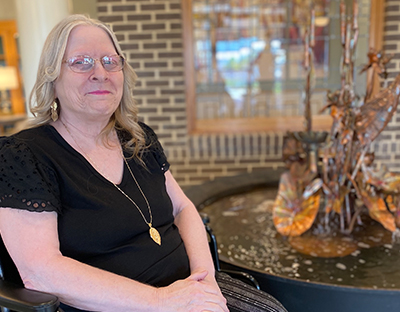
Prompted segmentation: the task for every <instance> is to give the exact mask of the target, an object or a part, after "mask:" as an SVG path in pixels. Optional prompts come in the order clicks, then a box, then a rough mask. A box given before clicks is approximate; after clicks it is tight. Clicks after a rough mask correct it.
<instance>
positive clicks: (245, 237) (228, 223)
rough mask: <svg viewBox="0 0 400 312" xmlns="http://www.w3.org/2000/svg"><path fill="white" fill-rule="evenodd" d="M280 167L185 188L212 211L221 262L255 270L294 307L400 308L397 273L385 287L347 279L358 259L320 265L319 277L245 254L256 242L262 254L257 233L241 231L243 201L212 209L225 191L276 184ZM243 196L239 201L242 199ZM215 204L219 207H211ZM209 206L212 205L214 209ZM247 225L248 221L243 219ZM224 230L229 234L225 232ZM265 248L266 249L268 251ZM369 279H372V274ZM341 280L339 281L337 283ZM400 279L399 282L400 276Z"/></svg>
mask: <svg viewBox="0 0 400 312" xmlns="http://www.w3.org/2000/svg"><path fill="white" fill-rule="evenodd" d="M281 173H282V171H269V170H259V171H257V172H254V173H250V174H243V175H239V176H235V177H224V178H218V179H216V180H214V181H210V182H206V183H204V184H202V185H200V186H194V187H190V188H187V189H186V190H185V193H186V194H187V195H188V197H189V198H190V199H191V200H192V201H193V202H194V204H195V205H196V207H197V208H198V209H199V210H201V211H205V212H207V213H208V214H209V216H210V225H211V227H212V228H213V230H214V232H215V234H216V237H217V240H218V244H219V245H220V249H221V253H220V259H221V262H222V263H221V265H222V267H223V268H227V269H237V270H241V271H246V272H248V273H250V274H252V275H253V276H254V277H256V278H257V280H258V281H259V283H260V285H261V288H262V289H263V290H265V291H267V292H268V293H270V294H272V295H273V296H275V297H276V298H277V299H278V300H280V301H281V302H282V303H283V304H284V305H285V307H286V308H287V309H288V311H289V312H339V311H340V312H347V311H348V312H350V311H351V312H357V311H360V312H361V311H363V312H372V311H374V312H375V311H385V312H391V311H400V290H399V289H398V288H397V285H396V283H395V282H396V279H395V280H394V281H390V282H389V283H388V285H387V287H383V288H381V285H379V286H375V285H373V284H369V285H365V286H362V285H357V286H348V285H345V283H346V282H347V280H346V276H347V275H348V276H349V278H348V280H350V281H351V278H350V276H351V275H352V271H351V270H352V269H353V267H352V266H353V264H351V265H350V264H349V262H347V263H346V262H344V263H345V264H342V263H341V262H342V261H341V260H340V261H337V262H339V263H340V264H341V266H339V265H337V264H336V266H337V268H335V270H336V271H334V270H333V271H331V272H327V271H325V270H326V269H325V267H326V266H322V268H321V269H320V270H321V272H318V274H319V275H318V276H320V277H315V279H314V275H315V274H314V273H315V272H314V273H313V274H310V276H308V277H307V276H303V274H304V273H303V272H300V271H296V270H295V271H293V272H290V270H289V275H290V274H293V276H292V277H291V276H288V274H286V273H285V274H280V273H279V270H274V268H269V269H270V270H266V265H265V264H264V263H262V260H260V259H257V260H259V261H258V262H259V263H257V262H256V261H254V259H251V260H248V257H247V256H246V255H247V254H248V251H249V250H250V249H251V248H253V252H252V253H253V255H254V254H256V255H257V257H259V258H260V253H258V254H257V252H258V251H259V250H258V249H259V246H258V245H257V244H255V243H254V240H255V239H256V238H254V237H251V234H249V233H247V234H246V233H244V234H243V233H242V230H244V226H243V227H240V222H239V223H238V220H237V219H238V218H239V219H240V221H241V222H243V218H242V216H240V215H239V212H238V211H239V208H238V207H239V205H237V203H236V204H235V205H236V206H235V207H232V209H230V210H227V211H225V213H226V215H224V216H222V217H221V216H214V215H213V212H214V211H216V210H217V208H216V207H215V205H217V206H218V201H219V200H220V199H222V198H224V197H229V196H234V197H235V196H236V195H237V194H243V193H246V192H248V193H250V192H252V190H254V189H257V188H260V187H262V188H267V189H268V188H271V189H277V187H278V182H279V177H280V175H281ZM237 199H238V198H237ZM238 200H239V201H240V199H238ZM213 205H214V207H211V206H213ZM209 207H211V208H212V209H213V210H210V209H209ZM207 209H208V211H207ZM235 214H237V217H235ZM235 218H236V219H235ZM247 221H248V220H247ZM247 221H246V222H247ZM243 225H246V224H244V223H243ZM229 227H231V228H233V229H235V230H236V235H233V238H232V235H231V236H229V235H228V234H226V233H227V232H228V230H229ZM268 230H270V229H268ZM254 233H256V234H257V231H256V230H255V231H254ZM241 234H242V235H241ZM224 235H225V236H226V237H224ZM260 239H262V237H260ZM232 240H233V241H232ZM247 243H249V244H250V245H251V246H250V245H247V246H246V245H245V244H247ZM228 245H231V246H233V247H232V248H231V249H230V250H229V248H230V247H231V246H228ZM252 246H253V247H252ZM237 247H239V248H237ZM272 247H274V246H272ZM272 247H271V246H269V248H270V249H265V250H266V251H270V252H269V253H270V254H275V253H277V251H278V250H281V249H284V248H286V247H282V246H281V245H278V246H275V249H273V248H272ZM240 248H242V249H243V250H244V252H243V253H242V254H241V253H240V252H237V250H238V249H240ZM271 248H272V249H271ZM227 251H228V254H227ZM231 251H232V254H231V255H230V254H229V252H231ZM250 251H251V250H250ZM371 251H373V249H366V250H365V252H367V253H368V252H369V253H371ZM235 252H236V253H235ZM287 252H288V253H287V254H288V256H287V258H289V257H292V253H293V252H292V251H290V250H289V249H288V251H287ZM250 253H251V252H250ZM264 254H265V255H267V253H266V252H265V253H264ZM287 254H286V255H287ZM243 255H244V256H243ZM261 256H262V255H261ZM285 257H286V256H285ZM339 259H340V258H339ZM399 259H400V257H399ZM316 260H317V259H315V260H314V258H310V257H308V258H307V257H303V258H302V260H301V261H300V262H301V263H300V262H299V264H302V266H305V265H303V263H306V264H307V265H310V263H312V262H316ZM349 261H353V262H354V261H359V259H358V258H357V257H354V259H353V257H352V256H350V259H349ZM357 263H358V262H357ZM397 263H398V262H397ZM366 264H367V265H366V266H368V263H366ZM395 264H396V262H393V263H392V264H391V265H390V266H391V267H390V269H392V267H395ZM346 266H347V270H343V267H346ZM359 266H362V265H359ZM311 267H312V266H310V268H311ZM282 268H283V269H284V268H285V265H282ZM282 268H281V269H282ZM363 270H364V268H363ZM277 271H278V273H277ZM284 271H285V270H282V272H284ZM286 271H287V270H286ZM286 271H285V272H286ZM399 271H400V270H399ZM299 272H300V273H301V274H300V275H299V274H298V273H299ZM365 272H367V271H363V273H362V274H364V275H368V274H365ZM326 277H331V278H332V280H331V281H330V282H329V283H327V282H321V281H320V280H324V278H326ZM366 280H367V282H369V281H368V278H367V279H366ZM336 281H337V284H336V283H335V282H336ZM398 283H399V285H400V280H399V281H398Z"/></svg>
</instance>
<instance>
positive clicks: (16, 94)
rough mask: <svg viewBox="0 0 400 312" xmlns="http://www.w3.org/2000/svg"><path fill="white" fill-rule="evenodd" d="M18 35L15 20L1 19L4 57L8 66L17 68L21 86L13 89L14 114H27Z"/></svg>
mask: <svg viewBox="0 0 400 312" xmlns="http://www.w3.org/2000/svg"><path fill="white" fill-rule="evenodd" d="M17 35H18V31H17V23H16V22H15V21H14V20H4V21H0V36H1V37H2V39H3V49H4V59H5V62H6V64H7V65H8V66H14V67H16V68H17V75H18V82H19V86H18V89H16V90H11V103H12V112H13V114H25V99H24V98H23V96H22V78H21V73H20V70H19V54H18V50H17V43H16V39H15V38H16V36H17Z"/></svg>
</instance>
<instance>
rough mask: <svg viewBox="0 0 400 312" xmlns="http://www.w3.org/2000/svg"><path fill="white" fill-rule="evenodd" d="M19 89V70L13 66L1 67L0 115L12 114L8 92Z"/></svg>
mask: <svg viewBox="0 0 400 312" xmlns="http://www.w3.org/2000/svg"><path fill="white" fill-rule="evenodd" d="M17 88H18V75H17V69H16V68H15V67H13V66H0V113H2V114H10V113H11V112H12V110H11V101H10V97H9V95H8V92H7V91H8V90H13V89H17Z"/></svg>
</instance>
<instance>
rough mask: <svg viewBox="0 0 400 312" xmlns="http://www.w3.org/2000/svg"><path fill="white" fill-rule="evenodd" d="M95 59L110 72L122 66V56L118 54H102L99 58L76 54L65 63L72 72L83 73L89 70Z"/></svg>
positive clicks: (118, 69)
mask: <svg viewBox="0 0 400 312" xmlns="http://www.w3.org/2000/svg"><path fill="white" fill-rule="evenodd" d="M96 61H100V63H101V64H102V65H103V67H104V69H105V70H107V71H110V72H116V71H120V70H121V69H122V68H123V67H124V58H123V57H122V56H120V55H112V56H103V57H102V58H101V59H100V60H98V59H93V58H92V57H90V56H87V55H78V56H75V57H72V58H70V59H69V60H68V61H67V63H68V65H69V67H70V68H71V69H72V70H73V71H74V72H77V73H84V72H88V71H90V70H91V69H92V68H93V67H94V64H95V63H96Z"/></svg>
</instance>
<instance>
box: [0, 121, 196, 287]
mask: <svg viewBox="0 0 400 312" xmlns="http://www.w3.org/2000/svg"><path fill="white" fill-rule="evenodd" d="M141 126H142V128H143V130H144V132H145V134H146V141H147V143H148V144H150V147H149V148H148V149H147V150H146V151H145V152H144V154H143V160H144V162H145V164H146V168H144V167H143V166H141V165H140V164H138V163H137V162H136V161H135V160H133V159H131V160H128V163H129V166H130V167H131V169H132V171H133V174H134V175H135V177H136V179H137V181H138V183H139V185H140V187H141V188H142V190H143V192H144V194H145V195H146V197H147V199H148V201H149V204H150V207H151V211H152V215H153V226H154V227H155V228H156V229H157V230H158V231H159V233H160V235H161V240H162V243H161V246H159V245H157V244H156V243H155V242H154V241H153V240H152V239H151V238H150V236H149V226H148V225H147V224H146V223H145V222H144V220H143V218H142V216H141V215H140V213H139V211H138V210H137V208H136V207H135V206H134V205H133V204H132V203H131V202H130V201H129V200H128V199H127V198H126V197H125V196H124V195H123V194H121V192H120V191H119V190H118V189H117V188H116V187H115V186H114V185H113V184H112V183H111V182H109V181H108V180H107V179H105V178H104V177H103V176H102V175H100V174H99V173H98V172H97V171H96V170H95V169H94V168H93V167H92V166H91V164H90V163H89V162H88V161H87V160H86V159H85V158H84V157H83V156H82V155H81V154H79V153H78V152H77V151H76V150H75V149H73V148H72V147H71V146H70V145H69V144H68V143H67V142H66V141H65V140H64V139H63V138H62V137H61V136H60V134H59V133H58V132H57V131H56V130H55V128H53V127H52V126H49V125H45V126H41V127H37V128H33V129H28V130H24V131H22V132H19V133H17V134H15V135H13V136H10V137H3V138H0V163H1V164H2V165H1V168H0V207H11V208H17V209H26V210H29V211H34V212H43V211H55V212H57V213H58V234H59V240H60V249H61V252H62V254H63V255H64V256H67V257H71V258H73V259H76V260H78V261H81V262H83V263H86V264H89V265H92V266H95V267H98V268H101V269H104V270H107V271H110V272H114V273H116V274H119V275H123V276H126V277H128V278H131V279H134V280H137V281H139V282H143V283H147V284H150V285H154V286H166V285H168V284H170V283H172V282H174V281H176V280H177V279H181V278H186V277H187V276H188V275H189V274H190V272H189V261H188V257H187V254H186V251H185V248H184V245H183V241H182V239H181V237H180V235H179V231H178V228H177V227H176V226H175V224H174V217H173V214H172V203H171V200H170V198H169V196H168V194H167V191H166V188H165V176H164V172H165V171H166V170H168V168H169V164H168V162H167V159H166V157H165V154H164V152H163V149H162V147H161V145H160V143H159V141H158V139H157V136H156V135H155V133H154V132H153V130H152V129H151V128H149V127H148V126H146V125H145V124H142V123H141ZM120 137H122V136H121V135H120ZM125 156H126V157H128V156H129V155H125ZM119 187H120V188H121V189H122V190H123V191H124V192H125V193H126V194H127V195H128V196H129V197H131V198H132V199H133V200H134V201H135V202H136V204H137V205H138V206H139V207H140V209H141V211H142V212H143V214H144V216H145V217H146V219H147V221H150V216H149V212H148V209H147V205H146V203H145V200H144V198H143V196H142V195H141V193H140V191H139V190H138V187H137V186H136V184H135V182H134V180H133V178H132V176H131V175H130V173H129V170H128V168H127V167H126V165H124V174H123V179H122V182H121V184H119Z"/></svg>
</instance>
